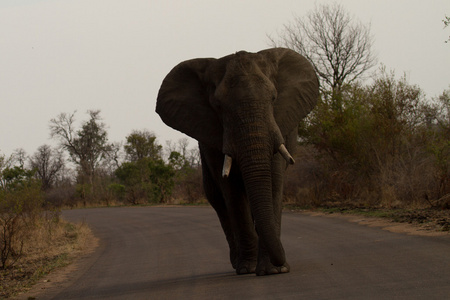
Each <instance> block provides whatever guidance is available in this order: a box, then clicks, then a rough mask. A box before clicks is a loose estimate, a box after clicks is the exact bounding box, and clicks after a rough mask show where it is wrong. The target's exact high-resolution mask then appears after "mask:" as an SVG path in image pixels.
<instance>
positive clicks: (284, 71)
mask: <svg viewBox="0 0 450 300" xmlns="http://www.w3.org/2000/svg"><path fill="white" fill-rule="evenodd" d="M259 53H260V54H262V55H265V56H266V58H267V61H269V62H270V61H271V62H272V63H273V64H274V70H275V73H274V74H272V76H273V79H274V82H275V86H276V89H277V93H278V96H277V100H276V101H275V104H274V115H275V120H276V122H277V124H278V127H279V128H280V131H281V133H282V134H283V136H287V135H288V134H289V133H291V132H292V131H293V130H294V129H296V128H297V127H298V124H299V123H300V121H301V120H302V119H303V118H304V117H306V115H307V114H308V113H309V112H310V111H311V110H312V109H313V108H314V106H315V105H316V103H317V100H318V97H319V81H318V79H317V76H316V73H315V71H314V68H313V66H312V65H311V63H310V62H309V61H308V60H307V59H306V58H304V57H303V56H302V55H300V54H298V53H297V52H295V51H293V50H290V49H285V48H274V49H267V50H263V51H260V52H259Z"/></svg>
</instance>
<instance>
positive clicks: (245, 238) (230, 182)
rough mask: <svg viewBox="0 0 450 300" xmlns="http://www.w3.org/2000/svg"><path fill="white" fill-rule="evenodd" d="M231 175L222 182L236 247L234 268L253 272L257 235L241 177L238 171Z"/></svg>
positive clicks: (241, 272) (241, 271) (240, 271)
mask: <svg viewBox="0 0 450 300" xmlns="http://www.w3.org/2000/svg"><path fill="white" fill-rule="evenodd" d="M233 175H234V176H233V177H231V176H230V177H229V178H228V179H227V181H226V183H225V184H224V198H225V202H226V205H227V211H228V215H229V216H230V222H231V224H232V228H233V235H234V238H235V241H236V247H237V248H236V253H237V257H236V267H235V269H236V273H237V274H239V275H241V274H249V273H255V270H256V262H257V255H258V254H257V252H258V236H257V234H256V230H255V225H254V222H253V218H252V214H251V211H250V206H249V203H248V200H247V198H246V196H245V188H244V185H243V183H242V179H241V178H240V175H239V174H238V172H236V173H235V174H233Z"/></svg>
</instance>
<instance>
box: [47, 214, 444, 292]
mask: <svg viewBox="0 0 450 300" xmlns="http://www.w3.org/2000/svg"><path fill="white" fill-rule="evenodd" d="M63 216H64V218H65V219H67V220H69V221H85V222H87V223H88V224H89V225H90V226H91V228H92V229H93V231H94V234H95V235H96V236H97V237H98V238H99V240H100V245H99V247H98V248H97V249H96V251H95V252H94V253H93V254H92V255H91V256H90V258H89V262H88V263H87V265H86V266H85V267H84V268H81V269H80V270H78V271H76V272H78V275H77V276H75V277H74V279H73V280H72V282H71V283H70V285H69V286H66V287H65V288H63V289H61V290H59V291H57V292H55V291H53V293H52V295H45V294H44V295H43V296H42V297H41V296H40V297H38V299H45V298H46V297H47V298H50V299H450V237H449V236H442V237H424V236H412V235H406V234H401V233H392V232H388V231H385V230H382V229H380V228H373V227H368V226H363V225H358V224H357V223H351V222H348V221H346V220H344V219H340V218H328V217H314V216H310V215H306V214H301V213H284V215H283V226H282V241H283V244H284V247H285V250H286V255H287V259H288V262H289V264H290V265H291V272H290V273H288V274H281V275H273V276H263V277H257V276H255V275H241V276H238V275H235V273H234V270H233V269H232V268H231V265H230V263H229V260H228V250H227V248H228V246H227V244H226V241H225V237H224V234H223V233H222V230H221V228H220V225H219V221H218V219H217V217H216V214H215V212H214V210H212V209H211V208H208V207H140V208H106V209H105V208H103V209H84V210H72V211H64V213H63Z"/></svg>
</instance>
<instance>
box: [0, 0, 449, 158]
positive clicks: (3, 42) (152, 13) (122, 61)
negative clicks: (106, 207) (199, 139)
mask: <svg viewBox="0 0 450 300" xmlns="http://www.w3.org/2000/svg"><path fill="white" fill-rule="evenodd" d="M316 2H317V3H328V2H330V1H316ZM338 2H340V3H342V4H343V5H344V7H345V8H346V10H347V11H348V12H350V14H352V15H354V16H355V17H356V18H358V19H359V20H360V21H362V22H370V23H371V26H372V27H371V28H372V30H371V31H372V34H373V35H374V37H375V44H374V50H375V52H376V53H377V56H378V61H379V62H380V63H383V64H384V65H385V66H386V67H387V68H388V69H393V70H395V71H396V74H397V75H398V77H400V76H401V75H402V74H404V73H405V74H406V75H407V78H408V79H409V82H410V83H412V84H417V85H419V86H420V87H421V88H422V89H423V90H424V91H425V93H426V94H427V95H428V96H429V97H434V96H437V95H439V94H441V93H442V92H443V91H444V90H445V89H448V88H449V85H450V43H447V44H446V43H444V41H445V40H446V39H447V38H448V36H449V35H450V28H447V29H445V30H444V29H443V23H442V19H443V18H444V16H445V15H446V14H447V15H448V16H450V1H449V0H429V1H423V0H370V1H365V0H343V1H338ZM314 3H315V2H314V1H306V0H277V1H268V0H249V1H245V0H226V1H224V0H222V1H212V0H208V1H207V0H190V1H188V0H183V1H181V0H179V1H172V0H161V1H159V0H0V153H3V154H6V155H9V154H11V153H12V152H13V150H14V149H16V148H23V149H25V151H26V152H27V153H28V154H33V153H34V152H35V151H36V149H37V148H38V147H39V146H41V145H43V144H51V145H56V143H55V142H54V141H52V140H50V138H49V135H50V131H49V121H50V119H52V118H54V117H56V116H57V115H58V114H60V113H61V112H68V113H69V112H73V111H74V110H77V111H78V113H77V120H78V121H81V120H86V118H87V114H86V111H87V110H89V109H100V110H101V116H102V117H103V121H104V122H105V123H106V124H107V125H108V128H109V129H108V133H109V139H110V141H114V142H119V141H123V140H125V137H126V136H127V135H128V134H130V133H131V131H132V130H134V129H139V130H141V129H148V130H150V131H153V132H154V133H155V134H156V136H157V137H158V141H159V143H160V144H163V145H165V141H166V140H174V141H175V140H178V139H179V138H181V137H184V135H183V134H181V133H178V132H176V131H174V130H172V129H170V128H168V127H167V126H166V125H164V124H163V123H162V122H161V121H160V118H159V117H158V116H157V114H156V113H155V112H154V110H155V102H156V96H157V93H158V89H159V86H160V84H161V81H162V79H163V78H164V76H165V75H166V74H167V73H168V72H169V71H170V70H171V69H172V67H174V66H175V65H176V64H177V63H179V62H181V61H183V60H186V59H191V58H196V57H221V56H224V55H227V54H230V53H234V52H236V51H239V50H247V51H251V52H255V51H259V50H262V49H265V48H268V39H267V37H266V35H267V34H272V35H274V34H276V32H277V30H280V29H282V27H283V24H286V23H287V22H289V21H292V20H293V16H294V15H298V16H302V15H304V14H305V13H306V12H307V11H309V10H311V9H312V8H314ZM191 145H192V146H193V145H194V143H191Z"/></svg>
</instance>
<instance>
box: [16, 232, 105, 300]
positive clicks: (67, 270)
mask: <svg viewBox="0 0 450 300" xmlns="http://www.w3.org/2000/svg"><path fill="white" fill-rule="evenodd" d="M98 246H99V240H98V239H97V238H96V237H95V236H94V235H93V234H92V233H91V232H90V234H88V235H86V237H85V241H84V245H83V249H82V250H81V251H78V252H75V253H72V255H71V257H70V261H71V263H70V264H69V265H67V266H65V267H61V268H57V269H55V270H53V271H51V273H50V274H48V275H46V276H44V277H43V278H41V279H40V280H39V281H38V282H37V283H36V284H35V285H33V286H32V287H31V288H30V289H29V290H27V291H25V292H23V293H22V294H19V295H17V296H16V297H13V298H12V299H18V300H30V299H40V297H39V296H40V295H41V294H43V293H45V294H46V296H48V297H49V298H51V296H52V295H53V294H54V293H56V292H57V291H58V290H60V288H63V287H65V286H68V285H69V284H70V282H71V280H72V279H74V278H76V276H78V274H79V272H78V271H79V270H82V269H83V268H84V267H86V266H87V265H89V261H90V259H92V255H93V253H94V252H95V250H96V249H97V248H98Z"/></svg>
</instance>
